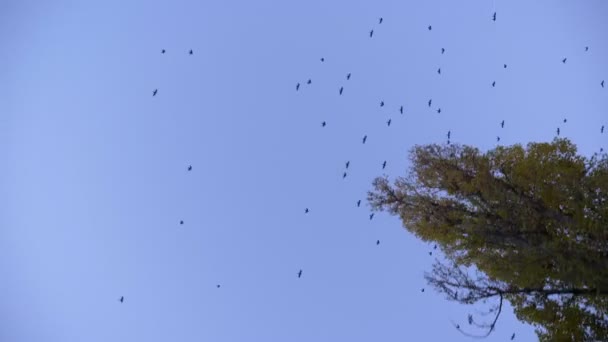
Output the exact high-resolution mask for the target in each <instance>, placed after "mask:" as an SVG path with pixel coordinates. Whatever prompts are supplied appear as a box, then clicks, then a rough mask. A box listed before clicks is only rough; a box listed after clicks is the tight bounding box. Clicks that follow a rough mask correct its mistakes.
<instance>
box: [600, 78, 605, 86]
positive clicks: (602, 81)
mask: <svg viewBox="0 0 608 342" xmlns="http://www.w3.org/2000/svg"><path fill="white" fill-rule="evenodd" d="M600 84H601V85H602V88H604V80H602V83H600Z"/></svg>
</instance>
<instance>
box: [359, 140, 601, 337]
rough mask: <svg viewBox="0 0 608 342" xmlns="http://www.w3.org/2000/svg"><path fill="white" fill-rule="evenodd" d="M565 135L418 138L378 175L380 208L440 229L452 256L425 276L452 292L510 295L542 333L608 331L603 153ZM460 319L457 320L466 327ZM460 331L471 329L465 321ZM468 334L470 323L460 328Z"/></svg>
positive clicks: (459, 297) (416, 227) (374, 197)
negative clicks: (580, 147) (546, 138)
mask: <svg viewBox="0 0 608 342" xmlns="http://www.w3.org/2000/svg"><path fill="white" fill-rule="evenodd" d="M576 152H577V150H576V146H575V145H573V144H572V143H571V142H570V141H569V140H567V139H557V138H556V139H555V140H553V142H552V143H530V144H528V145H527V147H526V148H523V147H522V146H520V145H515V146H511V147H502V146H501V147H497V148H495V149H494V150H491V151H488V152H486V153H481V152H480V151H479V150H478V149H476V148H473V147H470V146H461V145H443V146H442V145H425V146H415V147H414V148H413V149H412V150H411V151H410V160H411V162H412V167H411V169H410V172H409V173H408V175H406V176H405V177H400V178H398V179H397V180H396V181H395V182H394V184H393V185H391V184H390V183H389V181H388V179H387V178H386V177H384V178H377V179H375V180H374V184H373V185H374V189H373V190H372V191H370V192H369V193H368V200H369V202H370V204H371V206H372V209H373V210H375V211H383V210H387V211H388V212H390V213H391V214H393V215H399V217H400V218H401V220H402V221H403V225H404V227H405V228H406V229H407V230H408V231H410V232H412V233H413V234H415V235H416V236H417V237H419V238H420V239H422V240H424V241H434V242H435V243H437V244H438V245H439V246H440V247H441V249H442V251H443V252H444V253H445V255H446V258H447V260H448V261H449V265H444V264H439V263H436V264H435V265H434V267H433V270H432V272H431V273H428V274H426V276H425V278H426V279H427V281H428V282H429V284H431V285H432V286H433V287H434V288H435V289H437V290H438V291H440V292H441V293H444V294H445V295H446V296H447V298H448V299H449V300H453V301H457V302H460V303H463V304H474V303H478V302H485V301H488V300H495V301H496V304H495V305H494V306H493V307H492V308H491V309H490V312H491V313H492V314H493V315H494V319H493V320H492V321H491V322H488V323H485V324H479V323H477V322H475V321H474V320H473V319H472V316H469V324H470V325H472V326H476V327H478V328H484V329H486V333H485V334H482V335H475V336H481V337H484V336H487V335H489V334H490V333H491V332H492V331H493V330H494V327H495V324H496V322H497V320H498V318H499V316H500V312H501V310H502V303H503V300H508V301H509V302H510V303H511V304H512V305H513V307H514V309H515V314H516V315H517V317H518V319H520V320H523V321H526V322H528V323H530V324H533V325H534V326H535V327H536V332H537V334H538V336H539V339H541V340H546V341H562V340H564V341H566V340H567V341H570V340H573V341H574V340H576V341H593V340H607V339H608V201H607V200H608V196H607V194H608V157H607V155H606V154H605V153H604V154H602V155H598V154H594V155H593V156H592V157H591V158H586V157H583V156H579V155H577V153H576ZM461 331H462V330H461ZM463 333H464V332H463ZM465 334H468V333H465Z"/></svg>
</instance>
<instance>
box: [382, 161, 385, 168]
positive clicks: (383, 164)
mask: <svg viewBox="0 0 608 342" xmlns="http://www.w3.org/2000/svg"><path fill="white" fill-rule="evenodd" d="M385 168H386V160H385V161H384V163H382V170H384V169H385Z"/></svg>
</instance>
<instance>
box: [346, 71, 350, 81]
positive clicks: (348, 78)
mask: <svg viewBox="0 0 608 342" xmlns="http://www.w3.org/2000/svg"><path fill="white" fill-rule="evenodd" d="M346 80H347V81H348V80H350V72H349V73H348V74H347V75H346Z"/></svg>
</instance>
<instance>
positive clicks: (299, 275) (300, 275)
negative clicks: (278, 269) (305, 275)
mask: <svg viewBox="0 0 608 342" xmlns="http://www.w3.org/2000/svg"><path fill="white" fill-rule="evenodd" d="M298 278H302V270H300V272H298Z"/></svg>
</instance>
